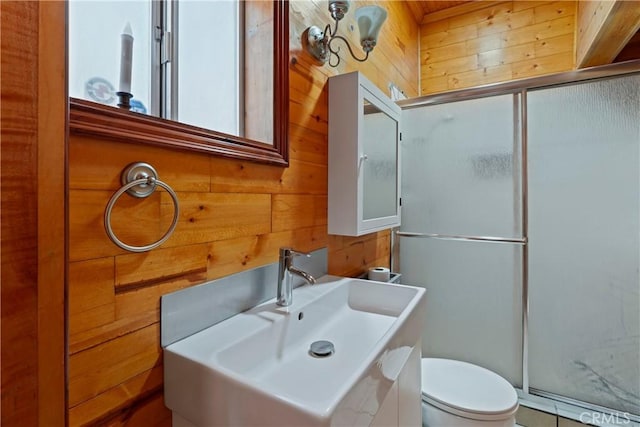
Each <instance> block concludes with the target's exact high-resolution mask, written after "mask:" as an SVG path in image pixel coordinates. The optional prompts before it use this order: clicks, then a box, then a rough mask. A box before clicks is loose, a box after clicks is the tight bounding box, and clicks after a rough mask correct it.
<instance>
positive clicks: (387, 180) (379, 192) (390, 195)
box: [362, 98, 398, 220]
mask: <svg viewBox="0 0 640 427" xmlns="http://www.w3.org/2000/svg"><path fill="white" fill-rule="evenodd" d="M363 109H364V116H363V117H364V118H363V126H362V128H363V132H364V135H363V136H364V137H363V152H364V153H366V158H365V160H364V161H363V166H362V167H363V185H362V186H363V193H364V197H363V203H364V206H363V219H365V220H367V219H374V218H383V217H388V216H393V215H396V214H397V212H396V210H397V204H396V201H397V193H396V192H397V185H396V184H397V183H396V179H397V168H398V165H397V162H396V159H397V158H398V156H397V150H398V142H397V134H398V133H397V132H398V123H397V122H396V121H395V120H394V119H393V118H391V117H389V116H388V115H387V114H385V113H384V112H382V111H381V110H380V109H379V108H378V107H376V106H375V105H374V104H372V103H371V102H369V101H368V100H367V99H366V98H363Z"/></svg>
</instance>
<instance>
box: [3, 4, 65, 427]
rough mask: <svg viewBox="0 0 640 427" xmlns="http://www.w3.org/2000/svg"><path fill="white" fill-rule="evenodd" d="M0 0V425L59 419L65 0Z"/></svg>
mask: <svg viewBox="0 0 640 427" xmlns="http://www.w3.org/2000/svg"><path fill="white" fill-rule="evenodd" d="M0 4H1V6H0V7H1V12H0V17H1V21H2V23H1V25H0V28H1V35H0V40H1V41H2V49H1V52H2V66H1V67H0V68H1V70H2V76H1V78H0V82H1V88H2V113H1V114H0V115H1V117H2V154H1V158H2V165H1V167H0V170H1V175H2V185H1V190H0V192H1V195H2V197H1V198H2V209H1V216H2V217H1V223H2V230H1V235H2V248H1V252H2V270H1V271H2V278H1V288H2V295H1V303H2V308H1V313H2V316H1V322H2V331H1V333H0V336H1V337H2V343H1V345H0V347H1V355H0V360H1V374H0V377H1V378H2V393H1V394H2V407H1V410H0V424H1V425H2V426H6V427H12V426H20V427H22V426H47V427H49V426H51V427H53V426H64V425H65V405H64V399H65V377H64V373H65V371H64V363H65V359H64V336H65V330H64V281H65V207H64V206H65V197H64V195H65V168H66V165H65V161H66V158H65V156H66V152H65V149H66V148H65V147H66V145H65V134H66V130H65V121H66V105H67V99H66V85H65V67H66V58H65V56H64V51H65V43H66V40H65V31H64V25H62V26H60V22H62V23H64V19H65V18H64V17H65V4H64V3H63V2H39V3H38V2H1V3H0ZM61 28H62V30H61Z"/></svg>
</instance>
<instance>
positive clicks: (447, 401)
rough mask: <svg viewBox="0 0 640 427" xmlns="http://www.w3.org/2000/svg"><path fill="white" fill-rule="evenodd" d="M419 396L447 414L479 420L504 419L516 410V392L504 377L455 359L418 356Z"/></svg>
mask: <svg viewBox="0 0 640 427" xmlns="http://www.w3.org/2000/svg"><path fill="white" fill-rule="evenodd" d="M422 397H423V399H424V400H425V401H426V402H427V403H428V404H430V405H433V406H435V407H436V408H439V409H441V410H443V411H445V412H447V413H449V414H453V415H457V416H460V417H464V418H468V419H472V420H479V421H495V420H504V419H507V418H509V417H511V416H513V414H514V413H515V412H516V410H517V409H518V395H517V393H516V391H515V389H514V388H513V387H512V386H511V384H509V382H508V381H507V380H505V379H504V378H502V377H501V376H500V375H498V374H496V373H495V372H492V371H490V370H488V369H485V368H482V367H480V366H476V365H473V364H471V363H466V362H461V361H457V360H449V359H435V358H424V359H422Z"/></svg>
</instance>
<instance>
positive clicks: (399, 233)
mask: <svg viewBox="0 0 640 427" xmlns="http://www.w3.org/2000/svg"><path fill="white" fill-rule="evenodd" d="M396 236H400V237H417V238H420V239H440V240H456V241H462V242H487V243H510V244H516V245H526V244H527V238H526V237H522V238H513V237H492V236H463V235H455V234H432V233H412V232H409V231H396Z"/></svg>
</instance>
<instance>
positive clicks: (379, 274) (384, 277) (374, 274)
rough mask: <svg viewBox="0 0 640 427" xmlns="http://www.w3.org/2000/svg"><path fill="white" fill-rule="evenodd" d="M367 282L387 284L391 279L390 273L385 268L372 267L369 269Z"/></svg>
mask: <svg viewBox="0 0 640 427" xmlns="http://www.w3.org/2000/svg"><path fill="white" fill-rule="evenodd" d="M367 277H368V278H369V280H376V281H378V282H388V281H389V278H390V277H391V272H390V271H389V269H388V268H386V267H373V268H370V269H369V274H368V276H367Z"/></svg>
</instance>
